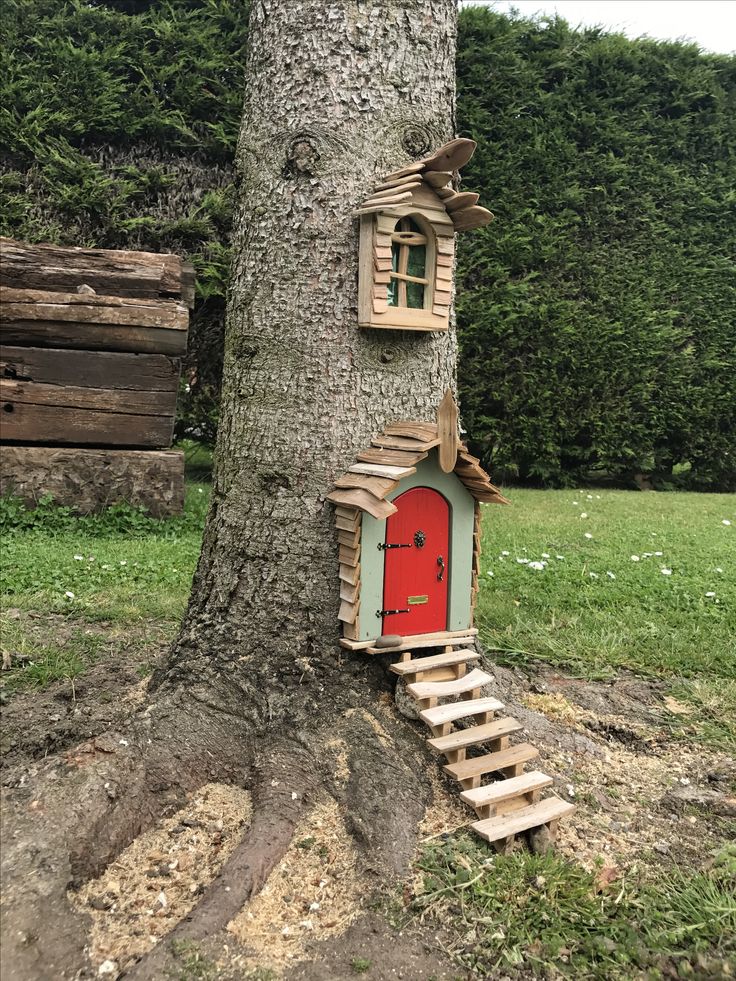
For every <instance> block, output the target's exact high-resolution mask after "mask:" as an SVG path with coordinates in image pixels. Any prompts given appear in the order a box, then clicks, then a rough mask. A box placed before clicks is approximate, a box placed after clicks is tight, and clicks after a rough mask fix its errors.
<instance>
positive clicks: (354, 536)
mask: <svg viewBox="0 0 736 981" xmlns="http://www.w3.org/2000/svg"><path fill="white" fill-rule="evenodd" d="M337 541H338V543H339V544H340V545H347V547H348V548H357V547H358V545H360V528H356V530H355V531H338V533H337Z"/></svg>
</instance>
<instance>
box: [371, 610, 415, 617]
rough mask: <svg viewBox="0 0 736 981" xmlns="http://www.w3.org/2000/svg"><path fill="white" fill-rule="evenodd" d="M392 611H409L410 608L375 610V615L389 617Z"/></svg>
mask: <svg viewBox="0 0 736 981" xmlns="http://www.w3.org/2000/svg"><path fill="white" fill-rule="evenodd" d="M394 613H411V610H376V616H377V617H390V616H392V615H393V614H394Z"/></svg>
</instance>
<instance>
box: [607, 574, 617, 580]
mask: <svg viewBox="0 0 736 981" xmlns="http://www.w3.org/2000/svg"><path fill="white" fill-rule="evenodd" d="M606 575H607V576H608V578H609V579H615V578H616V573H615V572H607V573H606Z"/></svg>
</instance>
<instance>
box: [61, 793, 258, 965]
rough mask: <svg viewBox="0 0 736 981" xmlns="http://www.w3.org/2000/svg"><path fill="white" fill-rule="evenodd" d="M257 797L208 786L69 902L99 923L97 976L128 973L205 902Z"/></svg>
mask: <svg viewBox="0 0 736 981" xmlns="http://www.w3.org/2000/svg"><path fill="white" fill-rule="evenodd" d="M251 811H252V808H251V800H250V794H249V793H248V792H247V791H246V790H243V789H241V788H240V787H234V786H226V785H224V784H207V785H206V786H204V787H202V788H201V790H199V791H198V792H197V793H196V794H195V795H194V797H193V799H192V800H191V801H190V802H189V803H188V804H187V806H186V807H184V808H182V809H181V810H179V811H177V812H176V814H174V815H173V816H172V817H169V818H165V819H164V820H163V821H160V822H159V823H158V824H157V826H156V827H153V828H151V829H150V830H149V831H146V832H144V833H143V834H142V835H140V836H139V837H138V838H136V839H135V841H133V842H132V844H130V845H129V846H128V847H127V848H126V849H125V850H124V851H123V852H122V853H121V854H120V855H118V857H117V858H116V859H115V861H114V862H112V863H111V864H110V865H109V866H108V867H107V868H106V869H105V871H104V872H103V874H102V875H101V876H99V877H98V878H96V879H92V880H90V881H89V882H87V883H86V884H85V885H84V886H83V887H82V889H80V890H79V891H78V892H76V893H71V894H70V896H69V899H70V902H71V903H72V906H73V907H74V908H75V909H77V910H78V911H79V912H84V913H88V914H89V915H90V916H91V918H92V931H91V936H90V942H89V944H88V953H89V957H90V959H91V961H92V964H93V970H94V969H95V968H97V967H98V966H99V965H100V964H102V963H103V962H105V961H109V962H110V964H109V965H108V966H110V967H111V972H112V965H115V966H116V967H117V968H118V969H125V968H127V967H128V965H129V964H131V963H134V962H135V961H136V960H137V959H138V958H140V957H142V956H143V955H144V954H146V953H147V952H148V951H149V950H150V949H151V948H152V947H153V946H155V944H156V943H157V942H159V941H160V940H161V938H162V937H163V936H165V935H166V934H167V933H168V932H169V931H170V930H171V928H172V927H173V926H175V925H176V923H177V922H178V921H179V920H181V919H182V918H183V917H184V916H186V915H187V914H188V913H189V912H190V911H191V910H192V908H193V907H194V906H195V905H196V903H197V902H198V901H199V897H200V895H201V893H202V892H203V891H204V889H205V887H206V886H207V885H208V884H209V883H210V882H211V881H212V879H213V878H214V877H215V875H216V874H217V872H218V871H219V870H220V867H221V866H222V864H223V862H224V861H225V860H226V859H227V857H228V856H229V855H230V853H231V852H232V850H233V848H234V847H235V846H236V845H237V843H238V840H239V839H240V838H241V837H242V833H243V831H242V829H243V825H247V824H248V823H249V822H250V818H251Z"/></svg>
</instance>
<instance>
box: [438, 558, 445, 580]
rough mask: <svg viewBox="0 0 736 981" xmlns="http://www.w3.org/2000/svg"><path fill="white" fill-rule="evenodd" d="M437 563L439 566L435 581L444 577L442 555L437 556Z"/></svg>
mask: <svg viewBox="0 0 736 981" xmlns="http://www.w3.org/2000/svg"><path fill="white" fill-rule="evenodd" d="M437 565H438V566H439V572H438V573H437V582H442V580H443V579H444V578H445V559H444V556H442V555H438V556H437Z"/></svg>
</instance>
